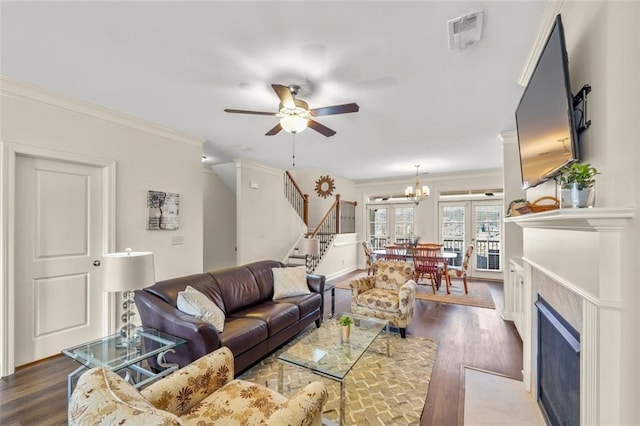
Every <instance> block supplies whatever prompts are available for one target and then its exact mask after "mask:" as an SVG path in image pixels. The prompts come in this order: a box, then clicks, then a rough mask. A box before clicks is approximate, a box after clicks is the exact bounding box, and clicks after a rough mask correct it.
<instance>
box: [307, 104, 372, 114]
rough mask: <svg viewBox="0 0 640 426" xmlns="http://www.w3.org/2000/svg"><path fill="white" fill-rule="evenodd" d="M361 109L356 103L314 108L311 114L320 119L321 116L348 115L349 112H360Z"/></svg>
mask: <svg viewBox="0 0 640 426" xmlns="http://www.w3.org/2000/svg"><path fill="white" fill-rule="evenodd" d="M359 110H360V107H359V106H358V104H356V103H350V104H342V105H333V106H328V107H322V108H314V109H312V110H310V111H309V112H310V113H311V115H313V116H314V117H318V116H320V115H334V114H346V113H348V112H358V111H359Z"/></svg>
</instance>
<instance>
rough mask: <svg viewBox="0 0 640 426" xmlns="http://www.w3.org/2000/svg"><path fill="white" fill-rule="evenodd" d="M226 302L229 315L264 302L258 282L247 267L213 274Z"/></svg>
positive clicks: (225, 305)
mask: <svg viewBox="0 0 640 426" xmlns="http://www.w3.org/2000/svg"><path fill="white" fill-rule="evenodd" d="M210 275H211V276H212V277H213V279H214V280H215V282H216V284H217V287H218V288H219V289H220V294H221V295H222V299H223V300H224V307H225V313H226V314H227V316H228V315H230V314H232V313H234V312H236V311H239V310H241V309H244V308H245V307H247V306H251V305H254V304H256V303H259V302H261V301H262V299H261V297H260V289H259V288H258V284H257V283H256V280H255V278H254V276H253V274H252V273H251V271H249V269H247V268H245V267H233V268H228V269H223V270H220V271H216V272H211V273H210Z"/></svg>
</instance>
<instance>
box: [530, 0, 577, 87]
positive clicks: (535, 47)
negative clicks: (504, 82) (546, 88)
mask: <svg viewBox="0 0 640 426" xmlns="http://www.w3.org/2000/svg"><path fill="white" fill-rule="evenodd" d="M569 6H570V0H552V1H549V2H548V3H547V6H546V7H545V9H544V12H543V13H542V20H541V21H540V25H539V26H538V32H537V33H536V37H535V38H534V40H533V44H532V46H531V50H530V51H529V56H527V59H526V61H525V64H524V68H523V69H522V72H521V73H520V77H518V84H519V85H520V86H522V87H527V84H528V83H529V79H530V78H531V74H532V73H533V69H534V68H535V67H536V65H537V63H538V58H540V54H541V53H542V49H543V48H544V44H545V42H546V41H547V38H548V37H549V31H551V26H552V25H553V21H554V20H555V19H556V16H557V15H558V14H559V13H567V12H568V10H569Z"/></svg>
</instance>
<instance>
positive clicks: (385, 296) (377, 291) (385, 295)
mask: <svg viewBox="0 0 640 426" xmlns="http://www.w3.org/2000/svg"><path fill="white" fill-rule="evenodd" d="M357 300H358V305H360V306H364V307H367V308H371V309H377V310H381V311H387V312H397V311H398V309H399V306H400V301H399V298H398V293H397V292H395V291H391V290H387V289H383V288H373V289H371V290H369V291H365V292H364V293H361V294H359V295H358V299H357Z"/></svg>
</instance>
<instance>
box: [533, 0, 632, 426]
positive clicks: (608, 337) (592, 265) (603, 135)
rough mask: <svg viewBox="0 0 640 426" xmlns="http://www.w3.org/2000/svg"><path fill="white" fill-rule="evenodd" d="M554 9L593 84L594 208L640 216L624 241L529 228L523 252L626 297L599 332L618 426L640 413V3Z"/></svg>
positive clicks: (589, 144) (544, 191)
mask: <svg viewBox="0 0 640 426" xmlns="http://www.w3.org/2000/svg"><path fill="white" fill-rule="evenodd" d="M548 9H549V10H554V12H556V11H558V12H561V14H562V20H563V24H564V28H565V36H566V42H567V53H568V58H569V71H570V79H571V84H572V89H573V92H574V93H575V92H577V91H578V90H579V89H580V88H581V87H582V86H583V85H584V84H590V85H591V87H592V92H591V94H590V95H589V97H588V114H589V117H588V118H589V119H590V120H591V121H592V125H591V127H590V128H589V129H588V130H586V131H585V132H584V133H583V134H582V136H581V147H580V148H581V160H582V161H583V162H588V163H591V164H592V165H594V166H595V167H597V168H598V170H599V171H600V172H601V173H602V174H601V175H600V176H598V177H597V183H596V191H597V195H596V208H603V207H604V208H615V207H626V206H635V209H636V215H635V217H634V218H632V219H629V220H628V221H627V222H626V226H625V227H624V229H623V231H622V233H621V238H620V241H619V242H617V241H616V240H615V238H614V237H611V238H610V237H609V235H608V234H607V233H601V234H600V236H596V235H595V234H592V233H586V232H575V231H568V230H567V231H561V230H556V231H549V230H539V229H531V230H527V231H526V232H525V236H524V237H525V238H524V240H525V253H524V255H525V256H526V257H527V258H530V259H532V260H534V261H536V262H537V263H538V264H541V265H543V266H544V267H548V268H549V269H552V270H553V271H554V272H556V273H558V275H560V276H563V277H564V276H566V277H569V279H571V280H572V281H573V282H575V283H576V285H578V286H581V287H582V288H583V290H584V291H585V292H587V294H590V295H593V296H594V297H595V298H596V300H604V301H605V302H606V301H607V300H608V299H609V298H612V299H614V300H616V301H617V300H619V301H620V304H621V310H620V322H619V323H620V329H606V330H604V329H603V330H599V333H600V335H599V337H598V338H599V341H598V342H599V343H600V344H601V345H602V347H601V351H602V353H603V354H604V353H606V354H611V353H612V352H613V353H615V354H616V358H617V359H615V361H612V362H610V363H609V364H612V365H607V368H613V369H614V370H615V374H611V375H602V376H601V377H599V378H598V380H599V383H600V386H601V388H600V389H599V393H598V395H599V398H601V401H604V404H605V405H604V410H606V411H607V415H609V416H610V417H609V418H614V419H616V420H615V423H616V424H636V423H637V421H638V419H639V418H640V405H639V404H638V403H637V397H636V396H635V395H636V388H637V384H638V383H639V382H640V363H638V361H637V360H638V358H640V339H638V332H637V325H638V324H639V323H640V309H638V306H637V305H638V302H639V301H640V290H639V287H638V285H637V281H638V280H637V277H638V276H639V274H640V262H638V260H639V256H638V255H639V253H640V243H639V241H640V226H639V221H640V217H639V216H638V214H637V206H638V202H639V201H640V173H639V172H638V160H640V150H639V144H638V141H640V131H639V128H640V127H639V126H638V118H639V117H640V97H639V95H640V79H638V75H640V29H639V28H638V26H637V22H638V20H639V19H640V2H637V1H631V2H622V1H590V2H581V1H567V2H559V3H553V2H550V3H549V7H548ZM553 16H555V13H553ZM554 191H555V188H554V187H553V185H552V184H551V183H547V184H545V185H541V186H540V187H538V188H534V189H532V190H529V191H528V193H527V198H528V199H532V198H536V197H538V196H540V195H548V194H554ZM611 235H613V234H611ZM603 241H605V242H608V244H609V245H610V244H612V242H611V241H613V242H615V246H614V247H612V249H613V250H616V251H617V250H619V251H620V253H621V254H620V258H621V259H620V264H621V265H624V267H623V268H621V269H620V270H619V272H620V282H619V283H620V289H621V294H619V295H618V294H609V293H607V291H606V289H607V282H608V281H609V282H610V283H611V286H610V287H612V288H613V287H615V288H617V284H618V282H617V281H615V282H613V281H611V280H616V279H617V276H616V274H614V271H607V270H606V269H603V268H602V266H601V267H600V268H598V261H599V259H598V258H597V255H598V254H597V253H598V252H597V249H598V247H602V242H603ZM550 248H551V249H550ZM556 254H558V255H557V256H556ZM615 272H618V270H616V271H615ZM614 284H615V285H614ZM605 305H606V304H605ZM605 305H603V306H605ZM605 308H606V306H605ZM604 311H605V313H607V312H606V309H605V310H604ZM603 315H604V314H603ZM608 315H611V316H613V315H612V314H610V313H609V314H608ZM609 342H618V343H616V344H617V345H618V347H613V348H611V347H610V346H611V344H610V343H609ZM618 355H619V357H618ZM612 377H614V378H617V377H619V378H620V381H619V382H615V381H614V382H615V383H611V380H610V379H611V378H612ZM616 380H617V379H616ZM612 411H615V413H612ZM604 422H606V419H604V420H603V424H604Z"/></svg>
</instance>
